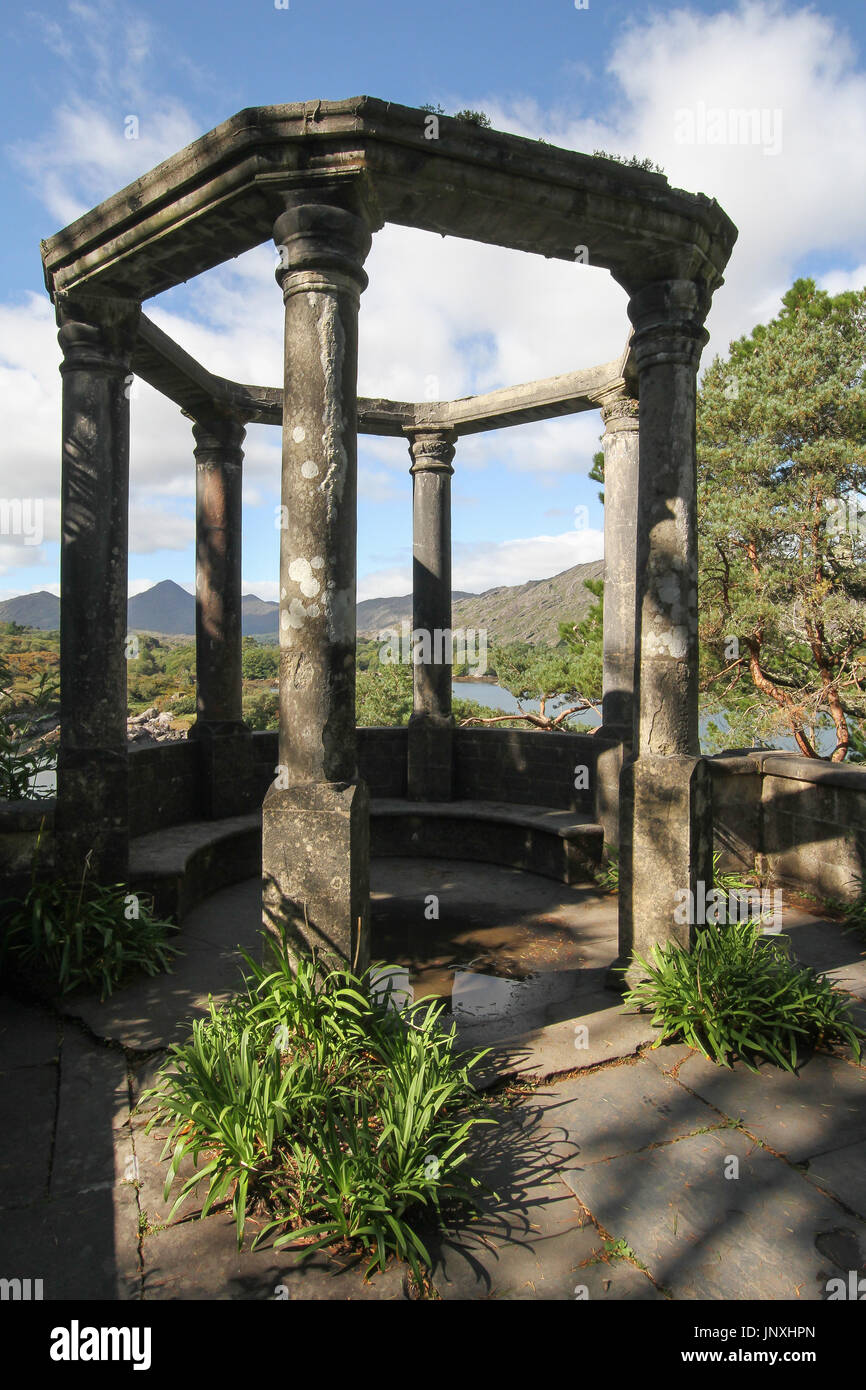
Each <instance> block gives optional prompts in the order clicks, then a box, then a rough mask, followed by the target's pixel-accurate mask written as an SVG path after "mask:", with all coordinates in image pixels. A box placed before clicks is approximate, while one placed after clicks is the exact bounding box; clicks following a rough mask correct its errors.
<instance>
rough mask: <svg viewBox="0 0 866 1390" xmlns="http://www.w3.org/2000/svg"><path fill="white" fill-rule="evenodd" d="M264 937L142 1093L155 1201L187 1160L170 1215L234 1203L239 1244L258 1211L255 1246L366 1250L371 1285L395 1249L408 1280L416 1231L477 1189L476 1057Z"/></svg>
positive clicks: (363, 984)
mask: <svg viewBox="0 0 866 1390" xmlns="http://www.w3.org/2000/svg"><path fill="white" fill-rule="evenodd" d="M263 935H264V936H265V940H266V943H267V945H266V953H265V954H266V964H265V965H260V964H257V963H256V962H255V961H253V960H252V959H251V958H250V957H249V956H248V955H246V953H244V959H245V960H246V963H247V966H248V967H249V974H248V975H247V976H246V979H245V986H246V993H245V994H241V995H238V996H237V997H236V998H235V999H234V1000H232V1001H230V1003H228V1004H227V1005H223V1006H222V1007H219V1008H218V1007H216V1006H215V1005H214V1004H213V1001H211V1004H210V1016H209V1018H207V1019H205V1020H199V1021H197V1022H196V1023H194V1024H193V1030H192V1037H191V1039H190V1041H189V1042H187V1043H184V1044H181V1045H176V1046H174V1047H173V1048H172V1049H171V1053H170V1054H169V1058H168V1060H167V1062H166V1065H165V1067H164V1068H163V1071H162V1073H161V1079H160V1083H159V1084H158V1085H157V1087H155V1088H154V1089H153V1090H152V1091H150V1092H148V1093H147V1095H148V1098H154V1099H155V1100H156V1102H157V1109H156V1111H155V1113H154V1115H153V1116H152V1117H151V1119H150V1120H149V1122H148V1130H150V1129H151V1128H152V1127H153V1126H154V1125H156V1124H162V1123H166V1122H167V1123H168V1124H169V1125H170V1127H171V1128H170V1133H169V1135H168V1138H167V1140H166V1145H165V1149H164V1151H163V1157H164V1158H165V1157H166V1156H167V1155H168V1154H169V1153H171V1155H172V1157H171V1164H170V1167H169V1171H168V1177H167V1181H166V1184H165V1199H166V1200H168V1197H169V1194H170V1192H171V1188H172V1185H173V1183H174V1180H175V1177H176V1175H177V1171H178V1167H179V1165H180V1162H181V1160H182V1159H183V1158H184V1157H185V1156H186V1155H189V1156H191V1157H192V1159H193V1161H194V1163H195V1164H196V1171H195V1172H194V1173H193V1174H192V1175H191V1176H190V1177H189V1178H188V1179H187V1180H186V1181H185V1182H184V1184H183V1186H182V1187H181V1190H180V1192H179V1194H178V1197H177V1200H176V1201H175V1204H174V1207H173V1209H172V1215H173V1214H174V1212H175V1211H176V1210H177V1209H178V1208H179V1207H180V1206H181V1205H182V1204H183V1203H184V1202H185V1201H186V1200H187V1199H188V1198H189V1197H190V1196H192V1195H193V1193H194V1192H195V1191H196V1189H197V1188H198V1187H199V1184H202V1183H204V1184H205V1185H206V1195H205V1200H204V1204H203V1206H202V1210H201V1216H202V1217H205V1216H206V1215H207V1213H208V1212H209V1211H210V1210H211V1208H212V1207H213V1206H214V1204H215V1203H218V1202H224V1201H228V1200H229V1198H231V1204H232V1211H233V1213H234V1218H235V1223H236V1227H237V1236H238V1246H239V1248H240V1246H241V1245H242V1243H243V1236H244V1228H245V1223H246V1216H247V1213H248V1209H249V1208H250V1206H251V1205H256V1206H257V1207H258V1209H259V1210H262V1211H264V1212H265V1213H266V1215H267V1216H268V1217H269V1218H270V1219H269V1220H268V1221H267V1223H266V1225H265V1226H264V1228H263V1229H262V1230H261V1231H260V1232H259V1234H258V1236H257V1237H256V1240H255V1241H254V1246H255V1245H257V1244H258V1243H259V1242H260V1241H261V1240H262V1239H264V1237H265V1236H266V1235H269V1234H270V1233H272V1232H274V1231H277V1232H279V1234H278V1235H277V1237H276V1239H275V1240H274V1246H275V1247H279V1246H283V1245H290V1246H296V1247H298V1246H300V1248H299V1249H298V1250H297V1254H298V1255H299V1258H301V1259H304V1258H306V1257H307V1256H309V1255H310V1254H312V1253H313V1251H315V1250H317V1249H319V1248H321V1247H324V1246H327V1245H331V1244H333V1243H334V1242H336V1241H342V1242H343V1243H346V1244H349V1245H352V1246H355V1247H357V1246H359V1245H360V1246H362V1247H364V1248H366V1249H367V1250H368V1251H370V1252H371V1253H372V1259H371V1260H370V1263H369V1265H368V1267H367V1273H368V1274H369V1273H370V1271H371V1270H372V1269H374V1268H375V1267H376V1266H378V1267H380V1268H384V1265H385V1261H386V1258H387V1256H388V1254H389V1253H390V1252H394V1253H396V1254H398V1255H399V1256H401V1257H402V1258H405V1259H406V1260H408V1261H409V1264H410V1265H411V1267H412V1270H413V1272H414V1274H415V1276H416V1278H417V1279H419V1280H420V1261H421V1260H423V1261H424V1262H425V1263H426V1264H427V1265H428V1266H429V1264H430V1258H429V1255H428V1253H427V1250H426V1248H425V1246H424V1243H423V1241H422V1239H421V1236H420V1234H419V1224H420V1223H421V1222H422V1221H423V1220H424V1219H425V1218H426V1219H428V1220H429V1218H430V1216H431V1214H433V1213H438V1212H440V1211H441V1210H442V1208H443V1206H444V1205H446V1204H451V1203H455V1202H457V1203H460V1202H472V1201H473V1200H474V1193H473V1188H475V1187H478V1186H479V1185H480V1184H478V1182H477V1181H476V1180H474V1179H472V1178H468V1179H467V1180H466V1182H465V1183H462V1182H461V1181H460V1177H461V1174H460V1171H459V1170H460V1169H461V1168H462V1166H463V1164H464V1162H465V1159H466V1148H465V1142H466V1139H467V1136H468V1134H469V1133H470V1131H471V1129H472V1128H473V1127H474V1126H475V1125H478V1124H485V1123H492V1121H491V1120H489V1119H485V1118H482V1117H479V1116H478V1115H476V1114H474V1113H472V1112H473V1110H474V1109H475V1108H476V1107H477V1105H478V1099H477V1097H476V1094H475V1091H474V1089H473V1087H472V1085H471V1083H470V1081H469V1075H468V1073H469V1069H470V1067H471V1066H473V1065H474V1064H475V1062H476V1061H477V1060H478V1058H477V1057H476V1058H473V1059H468V1058H466V1057H459V1056H456V1055H455V1054H454V1051H453V1048H454V1030H453V1028H452V1030H451V1031H450V1032H445V1031H444V1030H443V1029H442V1028H441V1027H440V1026H439V1014H440V1013H441V1010H442V1007H443V1006H442V1005H441V1004H439V1003H429V1002H428V1003H427V1004H425V1005H418V1006H409V1007H408V1008H406V1009H403V1010H400V1011H399V1012H398V1011H397V1010H396V1009H395V1008H393V1007H390V1008H389V1006H388V1002H387V1001H386V1000H382V999H378V1000H374V1001H371V999H370V997H369V979H368V978H367V977H363V978H361V979H359V978H358V977H356V976H354V975H351V974H349V973H347V972H343V971H333V972H331V973H330V974H328V975H326V976H325V977H324V978H321V976H320V975H319V974H318V968H317V964H316V961H315V959H314V958H310V959H303V958H302V959H301V960H300V961H298V962H296V963H295V964H294V965H293V964H292V962H291V960H290V958H289V954H288V951H287V947H286V942H285V940H283V941H282V942H277V941H276V940H275V939H274V937H273V936H271V935H269V934H267V933H263ZM202 1157H205V1158H206V1159H207V1162H206V1163H205V1165H204V1167H202V1168H201V1169H199V1168H198V1162H199V1159H200V1158H202Z"/></svg>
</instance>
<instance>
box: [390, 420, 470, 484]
mask: <svg viewBox="0 0 866 1390" xmlns="http://www.w3.org/2000/svg"><path fill="white" fill-rule="evenodd" d="M403 433H404V434H405V435H406V437H407V439H408V441H409V453H410V455H411V457H412V466H411V468H410V469H409V472H410V473H413V474H414V473H447V474H449V476H450V475H451V474H452V473H453V472H454V469H453V468H452V467H451V461H452V459H453V458H454V450H455V445H456V442H457V431H456V430H450V429H445V428H440V427H438V426H435V425H417V426H416V425H407V426H405V427H404V429H403Z"/></svg>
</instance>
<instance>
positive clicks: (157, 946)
mask: <svg viewBox="0 0 866 1390" xmlns="http://www.w3.org/2000/svg"><path fill="white" fill-rule="evenodd" d="M37 855H38V846H37ZM88 858H89V856H88ZM89 867H90V866H89V863H85V867H84V871H83V873H82V875H81V879H80V880H79V881H78V882H72V883H70V882H67V881H64V880H62V879H52V878H45V879H42V880H39V879H37V878H36V871H35V869H34V877H33V882H32V883H31V885H30V888H29V890H28V892H27V893H26V894H25V897H24V901H23V902H19V901H18V900H17V899H7V901H6V902H5V903H3V904H2V905H0V906H2V907H5V908H11V911H10V912H9V914H8V916H7V921H6V930H5V935H4V938H3V948H2V959H3V962H4V963H5V960H6V958H7V956H8V958H9V960H10V964H12V966H13V967H14V966H15V965H16V964H17V965H19V966H20V967H21V968H23V972H24V974H25V976H26V977H27V978H29V979H30V980H31V981H32V982H34V983H36V985H37V986H41V985H42V984H43V982H44V981H45V979H46V977H47V979H48V982H49V984H50V986H51V987H52V988H59V990H60V993H61V994H68V993H69V992H70V991H71V990H73V989H77V988H78V987H79V986H84V987H85V988H89V989H96V988H99V991H100V998H101V999H103V1000H104V999H106V998H107V997H108V996H109V995H110V994H111V993H112V991H113V990H114V989H115V988H116V987H117V986H118V985H119V984H120V983H121V981H123V980H124V979H125V978H126V976H128V975H129V974H130V973H131V972H133V971H136V970H144V971H146V972H147V974H148V975H155V974H156V973H157V971H159V970H169V971H170V969H171V957H172V956H173V955H177V953H178V952H177V947H176V946H174V945H172V944H171V942H170V940H169V937H170V936H171V935H172V934H173V933H175V932H176V931H177V928H176V927H175V926H174V925H173V924H172V923H171V922H166V921H161V920H160V919H158V918H157V917H155V916H154V914H153V902H152V900H151V899H150V898H148V897H146V896H143V895H139V894H130V893H129V891H128V889H127V888H125V887H124V886H123V884H114V885H111V886H104V885H102V884H98V883H94V882H93V880H92V879H91V878H89V876H88V875H89Z"/></svg>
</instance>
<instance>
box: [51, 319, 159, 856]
mask: <svg viewBox="0 0 866 1390" xmlns="http://www.w3.org/2000/svg"><path fill="white" fill-rule="evenodd" d="M139 313H140V306H139V305H138V304H136V303H133V302H130V301H128V300H112V299H99V300H97V299H94V298H90V297H84V296H81V297H76V298H75V299H73V298H72V297H71V296H65V295H64V296H58V299H57V321H58V324H59V326H60V332H59V335H58V336H59V340H60V346H61V348H62V350H63V361H62V363H61V366H60V371H61V374H62V377H63V415H62V430H63V453H62V477H61V522H60V528H61V535H60V682H61V724H60V750H59V755H58V764H57V813H56V822H55V826H56V834H57V862H58V867H59V869H60V871H61V872H62V873H63V874H64V875H65V876H71V877H78V876H80V874H81V872H82V870H83V868H84V861H85V856H86V855H88V854H89V855H90V875H91V877H92V878H93V879H95V880H101V881H103V882H106V883H114V882H120V881H123V880H125V879H126V876H127V870H128V854H129V816H128V803H127V739H126V660H127V650H126V604H127V548H128V535H127V522H128V514H129V391H128V381H129V380H131V378H130V376H129V371H130V361H131V356H132V349H133V345H134V343H135V336H136V332H137V329H138V320H139Z"/></svg>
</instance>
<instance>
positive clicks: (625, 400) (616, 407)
mask: <svg viewBox="0 0 866 1390" xmlns="http://www.w3.org/2000/svg"><path fill="white" fill-rule="evenodd" d="M639 414H640V403H639V401H637V400H635V398H634V397H633V396H626V395H618V396H613V397H609V398H608V399H607V400H606V401H602V403H601V418H602V421H603V422H604V431H605V434H612V433H614V431H616V430H636V429H637V428H638V416H639Z"/></svg>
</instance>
